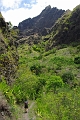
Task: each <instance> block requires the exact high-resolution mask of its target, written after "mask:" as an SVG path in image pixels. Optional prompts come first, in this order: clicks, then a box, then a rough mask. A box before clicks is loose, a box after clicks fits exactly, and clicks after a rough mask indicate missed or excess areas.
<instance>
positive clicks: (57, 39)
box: [49, 5, 80, 46]
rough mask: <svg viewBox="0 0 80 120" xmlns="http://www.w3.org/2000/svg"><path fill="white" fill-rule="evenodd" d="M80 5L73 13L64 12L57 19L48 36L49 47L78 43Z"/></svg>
mask: <svg viewBox="0 0 80 120" xmlns="http://www.w3.org/2000/svg"><path fill="white" fill-rule="evenodd" d="M79 21H80V5H78V6H76V7H75V8H74V9H73V11H72V12H71V11H69V10H68V11H66V12H65V13H64V15H63V16H62V17H61V18H60V19H58V21H57V22H56V23H55V25H54V26H53V28H52V30H51V31H52V32H51V34H50V35H49V43H50V44H51V46H55V45H58V44H70V43H72V42H80V32H79V31H80V22H79Z"/></svg>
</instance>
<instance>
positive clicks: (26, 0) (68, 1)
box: [0, 0, 80, 25]
mask: <svg viewBox="0 0 80 120" xmlns="http://www.w3.org/2000/svg"><path fill="white" fill-rule="evenodd" d="M79 4H80V0H0V11H1V13H2V15H3V17H4V18H5V20H6V22H8V21H11V23H12V25H18V24H19V22H21V21H23V20H25V19H27V18H29V17H30V18H33V17H35V16H37V15H39V14H40V13H41V11H42V10H43V9H44V8H45V7H46V6H48V5H51V7H57V8H58V9H63V10H67V9H70V10H73V8H75V7H76V6H77V5H79Z"/></svg>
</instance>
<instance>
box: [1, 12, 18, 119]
mask: <svg viewBox="0 0 80 120" xmlns="http://www.w3.org/2000/svg"><path fill="white" fill-rule="evenodd" d="M14 36H17V32H15V31H13V30H10V26H9V23H7V22H5V20H4V18H3V16H2V14H1V13H0V118H1V120H4V117H5V119H8V117H11V109H10V106H9V103H11V101H12V100H11V99H12V98H11V96H13V94H12V92H11V91H10V90H11V86H12V84H13V83H14V81H15V78H16V71H17V68H18V58H19V57H18V54H17V46H16V39H15V38H14Z"/></svg>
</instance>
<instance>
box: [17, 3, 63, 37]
mask: <svg viewBox="0 0 80 120" xmlns="http://www.w3.org/2000/svg"><path fill="white" fill-rule="evenodd" d="M64 12H65V10H61V9H60V10H59V9H57V8H56V7H54V8H51V6H50V5H49V6H47V7H46V8H45V9H44V10H43V11H42V12H41V13H40V15H38V16H36V17H34V18H32V19H31V18H28V19H26V20H24V21H22V22H20V23H19V25H18V28H19V30H20V34H22V35H23V36H26V35H27V36H29V35H33V34H35V33H38V34H40V35H46V34H47V33H48V32H49V28H50V27H52V26H53V25H54V23H55V21H56V20H57V19H58V18H60V17H61V16H62V14H63V13H64Z"/></svg>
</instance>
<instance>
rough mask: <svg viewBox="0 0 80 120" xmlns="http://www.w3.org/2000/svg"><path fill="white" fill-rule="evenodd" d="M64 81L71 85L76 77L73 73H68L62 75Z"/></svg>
mask: <svg viewBox="0 0 80 120" xmlns="http://www.w3.org/2000/svg"><path fill="white" fill-rule="evenodd" d="M62 79H63V82H64V83H70V82H71V81H72V80H74V75H73V73H72V72H69V71H68V72H66V73H64V74H63V75H62Z"/></svg>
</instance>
